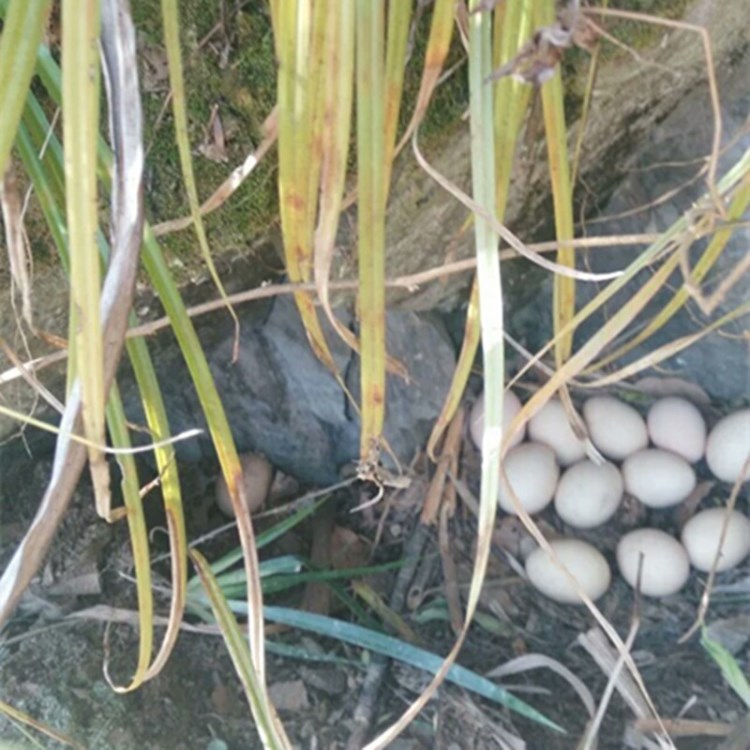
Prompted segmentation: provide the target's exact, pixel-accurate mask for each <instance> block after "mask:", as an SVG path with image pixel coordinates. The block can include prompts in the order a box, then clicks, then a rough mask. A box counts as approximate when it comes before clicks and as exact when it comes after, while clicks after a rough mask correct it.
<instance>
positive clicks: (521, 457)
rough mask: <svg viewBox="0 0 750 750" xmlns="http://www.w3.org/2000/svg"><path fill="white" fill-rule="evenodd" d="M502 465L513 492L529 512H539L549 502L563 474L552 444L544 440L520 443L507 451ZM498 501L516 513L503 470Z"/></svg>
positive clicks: (509, 511) (506, 508) (504, 507)
mask: <svg viewBox="0 0 750 750" xmlns="http://www.w3.org/2000/svg"><path fill="white" fill-rule="evenodd" d="M503 466H504V468H505V476H507V478H508V482H509V483H510V486H511V488H512V489H513V492H514V493H515V494H516V496H517V497H518V500H519V502H520V503H521V505H523V507H524V508H525V509H526V511H527V512H528V513H538V512H539V511H540V510H542V509H544V508H546V507H547V506H548V505H549V504H550V502H551V500H552V496H553V495H554V494H555V487H556V486H557V478H558V477H559V476H560V469H559V468H558V466H557V462H556V461H555V454H554V453H553V451H552V449H551V448H548V447H547V446H546V445H542V444H541V443H523V444H521V445H517V446H516V447H515V448H511V450H509V451H508V454H507V455H506V456H505V460H504V462H503ZM498 502H499V503H500V507H501V508H502V509H503V510H504V511H506V512H507V513H511V514H513V515H517V513H516V509H515V506H514V504H513V500H512V499H511V496H510V493H509V491H508V487H507V484H506V482H505V478H504V476H503V474H502V472H501V474H500V491H499V492H498Z"/></svg>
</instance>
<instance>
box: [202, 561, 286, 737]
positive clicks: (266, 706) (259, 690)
mask: <svg viewBox="0 0 750 750" xmlns="http://www.w3.org/2000/svg"><path fill="white" fill-rule="evenodd" d="M190 557H191V559H192V561H193V564H194V565H195V568H196V570H197V571H198V575H199V576H200V579H201V582H202V583H203V587H204V588H205V590H206V593H207V594H208V597H209V599H210V600H211V607H212V609H213V612H214V615H215V617H216V620H217V621H218V623H219V627H220V628H221V633H222V635H223V636H224V641H225V643H226V644H227V648H228V650H229V654H230V656H231V657H232V663H233V664H234V668H235V670H236V672H237V674H238V676H239V678H240V680H241V681H242V686H243V687H244V689H245V694H246V695H247V701H248V703H249V704H250V710H251V711H252V713H253V718H254V719H255V725H256V728H257V730H258V734H259V735H260V738H261V741H262V742H263V746H264V747H266V748H272V749H273V750H275V749H276V748H290V749H291V743H290V742H289V739H288V738H287V736H286V733H285V732H284V728H283V726H282V725H281V722H280V721H279V718H278V716H277V715H276V711H275V709H274V707H273V705H272V704H271V702H270V700H269V699H268V694H267V693H266V688H265V685H264V684H263V679H262V677H261V676H260V675H259V674H258V672H257V670H256V668H255V664H254V660H253V659H252V658H251V657H250V651H249V650H248V647H247V642H246V641H245V639H244V637H243V635H242V633H241V631H240V629H239V627H238V625H237V621H236V620H235V618H234V615H233V614H232V612H231V610H230V609H229V607H228V606H227V602H226V599H225V598H224V595H223V594H222V592H221V589H220V588H219V586H218V585H217V583H216V579H215V578H214V577H213V574H212V573H211V568H210V567H209V565H208V563H207V562H206V559H205V558H204V557H203V555H201V554H200V553H199V552H196V551H195V550H193V551H192V552H191V553H190Z"/></svg>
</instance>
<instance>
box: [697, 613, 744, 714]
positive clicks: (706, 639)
mask: <svg viewBox="0 0 750 750" xmlns="http://www.w3.org/2000/svg"><path fill="white" fill-rule="evenodd" d="M701 646H703V648H705V649H706V651H707V652H708V655H709V656H710V657H711V658H712V659H713V660H714V661H715V662H716V665H717V666H718V667H719V669H720V670H721V674H722V676H723V677H724V679H725V680H726V682H727V684H728V685H729V686H730V687H731V688H732V690H734V692H735V693H737V695H738V697H739V699H740V700H741V701H742V702H743V703H744V704H745V705H746V706H747V707H748V708H750V683H748V680H747V677H746V676H745V674H744V673H743V671H742V668H741V667H740V665H739V664H738V663H737V660H736V659H735V658H734V657H733V656H732V654H731V653H729V651H727V649H726V648H724V646H722V645H721V643H719V642H718V641H715V640H714V639H713V638H711V636H710V635H709V634H708V629H707V628H706V626H705V625H704V626H703V628H702V629H701Z"/></svg>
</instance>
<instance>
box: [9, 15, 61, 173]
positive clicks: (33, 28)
mask: <svg viewBox="0 0 750 750" xmlns="http://www.w3.org/2000/svg"><path fill="white" fill-rule="evenodd" d="M51 7H52V0H16V1H15V2H13V3H11V4H10V6H9V7H8V8H7V9H6V10H5V13H4V14H3V15H4V19H3V20H4V23H3V33H2V36H1V37H0V101H2V103H3V116H2V119H0V175H3V174H5V168H6V167H7V166H8V159H9V157H10V150H11V147H12V146H13V141H14V139H15V137H16V130H17V128H18V123H19V122H20V120H21V113H22V112H23V106H24V103H25V101H26V92H27V91H28V90H29V86H30V85H31V77H32V76H33V75H34V65H35V63H36V51H37V48H38V47H39V44H40V43H41V41H42V36H43V35H44V30H45V28H46V26H47V17H48V16H49V11H50V8H51Z"/></svg>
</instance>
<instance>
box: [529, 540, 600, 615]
mask: <svg viewBox="0 0 750 750" xmlns="http://www.w3.org/2000/svg"><path fill="white" fill-rule="evenodd" d="M549 545H550V547H551V548H552V550H553V551H554V552H555V554H556V555H557V558H558V559H559V561H560V563H561V564H562V565H564V566H565V567H566V568H567V569H568V571H569V572H570V573H571V574H572V576H573V577H574V578H575V579H576V581H577V582H578V585H579V587H580V588H581V589H582V590H583V591H584V592H585V593H586V594H587V595H588V597H589V598H590V599H598V598H599V597H600V596H602V594H604V593H605V592H606V590H607V589H608V588H609V584H610V581H611V578H612V575H611V573H610V570H609V565H608V564H607V561H606V560H605V559H604V555H602V553H601V552H599V550H598V549H596V547H594V546H592V545H591V544H588V543H587V542H582V541H580V540H578V539H555V540H554V541H551V542H550V543H549ZM526 575H528V577H529V581H531V584H532V586H534V588H535V589H536V590H537V591H540V592H541V593H542V594H544V595H545V596H546V597H549V598H550V599H554V600H555V601H556V602H560V603H561V604H581V603H582V602H581V597H580V596H579V594H578V593H577V592H576V590H575V588H574V587H573V583H572V582H571V581H569V580H568V577H567V576H566V575H565V574H564V573H563V571H562V570H561V569H560V568H559V567H558V565H557V564H556V563H555V562H554V560H553V559H552V558H551V557H550V555H549V554H548V553H547V552H546V550H543V549H542V548H541V547H539V548H537V549H535V550H534V551H533V552H532V553H531V554H530V555H529V557H528V559H527V560H526Z"/></svg>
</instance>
